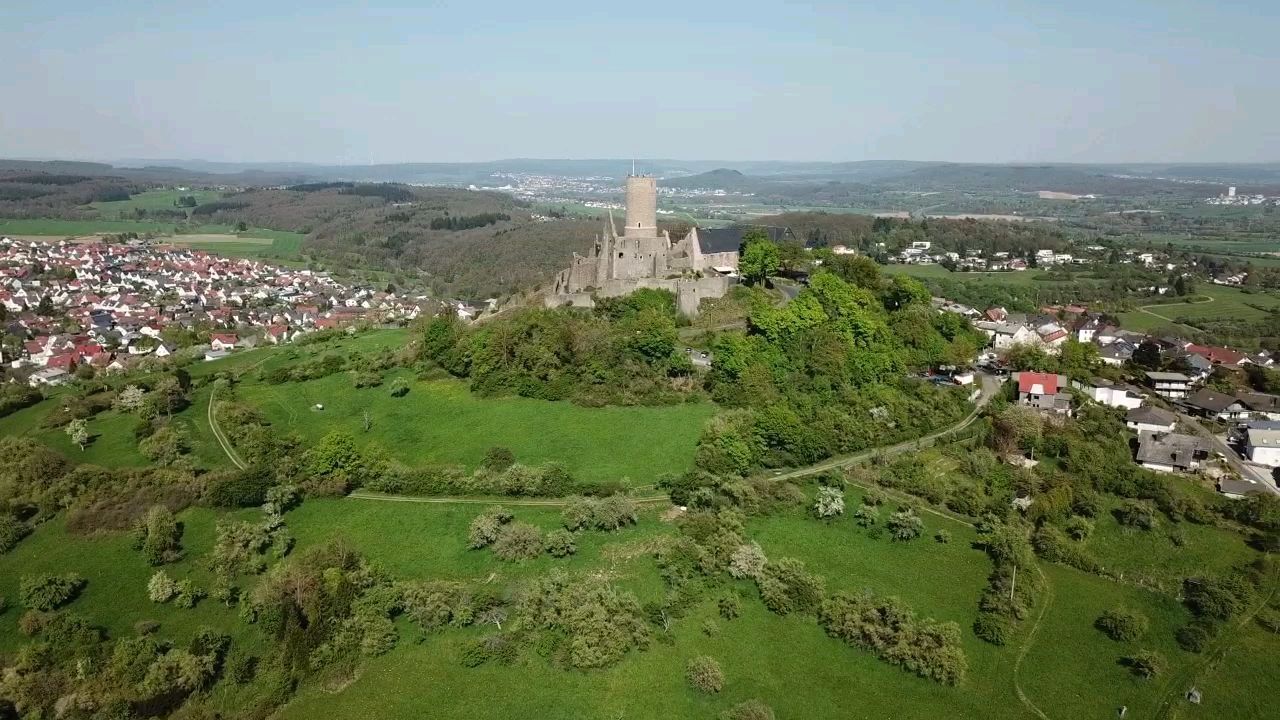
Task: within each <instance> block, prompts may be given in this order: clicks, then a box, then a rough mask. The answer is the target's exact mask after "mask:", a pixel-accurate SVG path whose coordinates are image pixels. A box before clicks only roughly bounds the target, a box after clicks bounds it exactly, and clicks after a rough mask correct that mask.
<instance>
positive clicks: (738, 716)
mask: <svg viewBox="0 0 1280 720" xmlns="http://www.w3.org/2000/svg"><path fill="white" fill-rule="evenodd" d="M720 717H721V720H775V718H774V715H773V708H771V707H769V706H768V705H766V704H764V701H763V700H758V699H754V698H753V699H751V700H747V701H746V702H740V703H738V704H737V705H734V706H733V707H731V708H729V709H728V710H726V711H724V712H723V713H722V714H721V715H720Z"/></svg>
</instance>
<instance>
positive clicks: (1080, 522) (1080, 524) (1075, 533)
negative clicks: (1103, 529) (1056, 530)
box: [1062, 516, 1093, 542]
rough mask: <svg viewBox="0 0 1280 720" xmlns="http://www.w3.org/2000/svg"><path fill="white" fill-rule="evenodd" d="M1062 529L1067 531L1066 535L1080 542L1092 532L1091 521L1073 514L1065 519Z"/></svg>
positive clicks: (1086, 538)
mask: <svg viewBox="0 0 1280 720" xmlns="http://www.w3.org/2000/svg"><path fill="white" fill-rule="evenodd" d="M1062 529H1063V530H1065V531H1066V532H1067V535H1068V536H1070V537H1071V539H1072V540H1075V541H1077V542H1082V541H1084V540H1088V539H1089V536H1090V535H1091V534H1093V522H1092V521H1091V520H1089V519H1088V518H1082V517H1079V516H1073V517H1072V518H1070V519H1069V520H1067V522H1066V524H1065V525H1063V527H1062Z"/></svg>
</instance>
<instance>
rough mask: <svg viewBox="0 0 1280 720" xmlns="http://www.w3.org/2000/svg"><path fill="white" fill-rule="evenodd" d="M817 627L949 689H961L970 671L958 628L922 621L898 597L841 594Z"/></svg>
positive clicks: (822, 613) (826, 605)
mask: <svg viewBox="0 0 1280 720" xmlns="http://www.w3.org/2000/svg"><path fill="white" fill-rule="evenodd" d="M818 622H819V624H821V625H822V626H823V628H825V629H826V631H827V634H828V635H830V636H831V637H835V638H839V639H841V640H843V641H844V642H846V643H848V644H849V645H853V646H855V647H860V648H863V649H865V650H868V651H870V652H873V653H875V655H876V656H877V657H879V658H880V659H881V660H884V661H885V662H888V663H890V664H893V665H900V666H902V667H903V668H904V669H906V670H909V671H911V672H914V673H915V674H917V675H919V676H920V677H923V678H927V679H930V680H935V681H937V682H940V683H943V684H945V685H957V684H959V683H960V681H961V680H963V679H964V675H965V672H966V670H967V669H968V661H967V660H966V659H965V656H964V650H963V649H962V647H961V643H960V627H959V626H958V625H956V624H955V623H939V622H936V621H933V620H918V619H917V618H916V617H915V614H914V613H913V612H911V610H910V609H909V608H907V607H905V606H903V605H902V603H901V602H899V601H898V600H897V599H896V598H877V597H875V596H873V595H871V594H870V593H861V594H856V595H855V594H847V593H841V594H839V595H835V596H834V597H831V598H828V599H827V600H826V601H825V602H823V603H822V608H821V609H820V610H819V611H818Z"/></svg>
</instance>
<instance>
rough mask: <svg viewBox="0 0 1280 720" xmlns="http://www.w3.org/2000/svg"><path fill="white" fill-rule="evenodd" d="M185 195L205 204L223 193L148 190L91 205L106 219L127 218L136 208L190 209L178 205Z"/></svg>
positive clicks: (90, 204)
mask: <svg viewBox="0 0 1280 720" xmlns="http://www.w3.org/2000/svg"><path fill="white" fill-rule="evenodd" d="M184 196H193V197H195V199H196V203H197V204H203V203H207V202H213V201H214V200H217V199H218V198H220V197H222V193H221V192H219V191H217V190H173V189H170V190H148V191H146V192H141V193H137V194H136V195H134V196H133V197H131V198H129V199H128V200H114V201H111V202H95V203H89V207H91V208H93V209H95V210H97V211H98V212H99V213H101V214H102V217H103V218H104V219H108V218H111V219H114V218H120V219H124V220H127V219H128V218H127V217H126V215H132V214H133V212H134V211H135V210H148V211H150V210H183V211H189V210H190V208H180V207H178V205H177V202H178V198H180V197H184Z"/></svg>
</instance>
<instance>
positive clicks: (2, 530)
mask: <svg viewBox="0 0 1280 720" xmlns="http://www.w3.org/2000/svg"><path fill="white" fill-rule="evenodd" d="M30 534H31V526H30V525H27V524H26V523H24V522H22V521H21V520H19V519H18V518H15V517H13V516H12V515H0V554H3V553H7V552H9V551H10V550H12V549H14V548H15V547H17V546H18V543H19V542H22V538H24V537H26V536H28V535H30Z"/></svg>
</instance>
